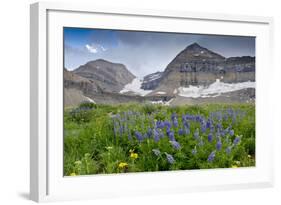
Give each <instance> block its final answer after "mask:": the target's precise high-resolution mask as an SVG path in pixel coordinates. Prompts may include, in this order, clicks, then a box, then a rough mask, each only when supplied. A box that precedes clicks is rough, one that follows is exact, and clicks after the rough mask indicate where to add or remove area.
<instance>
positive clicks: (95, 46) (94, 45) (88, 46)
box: [85, 44, 107, 53]
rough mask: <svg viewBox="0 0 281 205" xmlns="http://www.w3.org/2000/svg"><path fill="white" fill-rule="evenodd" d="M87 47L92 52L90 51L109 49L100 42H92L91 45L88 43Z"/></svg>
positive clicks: (97, 51)
mask: <svg viewBox="0 0 281 205" xmlns="http://www.w3.org/2000/svg"><path fill="white" fill-rule="evenodd" d="M85 47H86V49H87V50H88V52H90V53H99V52H105V51H107V48H105V47H104V46H102V45H100V44H91V45H89V44H86V45H85Z"/></svg>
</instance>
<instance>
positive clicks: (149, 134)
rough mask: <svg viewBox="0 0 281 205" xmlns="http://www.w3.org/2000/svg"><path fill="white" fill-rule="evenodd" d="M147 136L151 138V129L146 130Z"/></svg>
mask: <svg viewBox="0 0 281 205" xmlns="http://www.w3.org/2000/svg"><path fill="white" fill-rule="evenodd" d="M147 136H148V137H151V136H152V129H151V128H148V130H147Z"/></svg>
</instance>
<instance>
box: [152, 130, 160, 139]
mask: <svg viewBox="0 0 281 205" xmlns="http://www.w3.org/2000/svg"><path fill="white" fill-rule="evenodd" d="M153 135H154V141H155V142H159V140H160V136H159V133H158V131H157V130H156V129H154V130H153Z"/></svg>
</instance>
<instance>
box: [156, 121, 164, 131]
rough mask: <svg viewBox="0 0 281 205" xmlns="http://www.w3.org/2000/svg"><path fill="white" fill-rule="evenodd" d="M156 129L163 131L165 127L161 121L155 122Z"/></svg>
mask: <svg viewBox="0 0 281 205" xmlns="http://www.w3.org/2000/svg"><path fill="white" fill-rule="evenodd" d="M156 127H157V128H159V129H163V128H164V127H165V124H164V122H162V121H157V122H156Z"/></svg>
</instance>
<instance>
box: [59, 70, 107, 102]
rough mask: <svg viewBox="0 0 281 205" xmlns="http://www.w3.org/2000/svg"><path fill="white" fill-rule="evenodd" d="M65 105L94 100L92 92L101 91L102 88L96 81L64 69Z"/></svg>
mask: <svg viewBox="0 0 281 205" xmlns="http://www.w3.org/2000/svg"><path fill="white" fill-rule="evenodd" d="M63 78H64V81H63V84H64V105H65V106H66V107H68V106H75V105H77V104H79V103H81V102H83V101H93V100H92V99H91V98H89V97H88V96H90V95H91V94H92V93H98V92H101V88H100V87H99V86H98V85H96V84H95V82H94V81H92V80H89V79H87V78H83V77H81V76H79V75H76V74H74V73H72V72H70V71H67V70H66V69H64V70H63Z"/></svg>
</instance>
